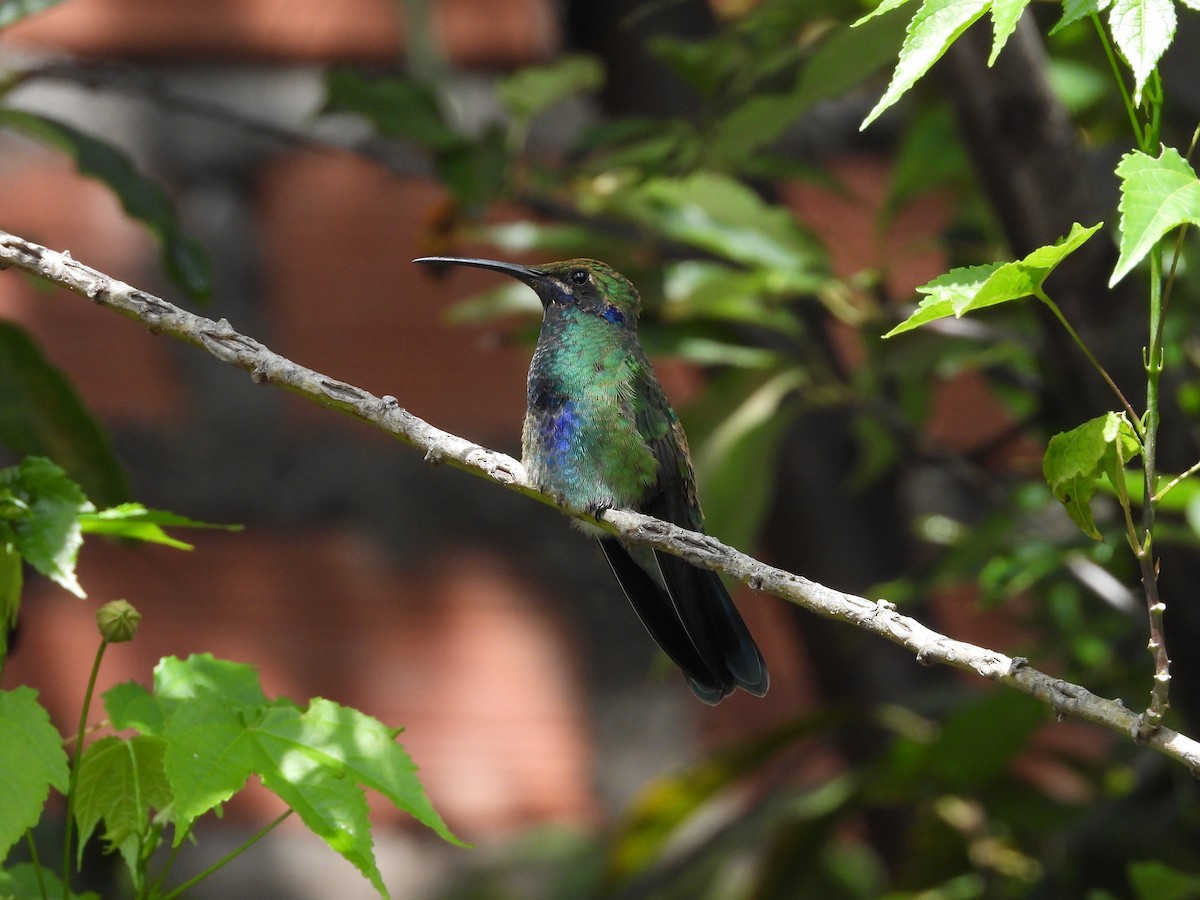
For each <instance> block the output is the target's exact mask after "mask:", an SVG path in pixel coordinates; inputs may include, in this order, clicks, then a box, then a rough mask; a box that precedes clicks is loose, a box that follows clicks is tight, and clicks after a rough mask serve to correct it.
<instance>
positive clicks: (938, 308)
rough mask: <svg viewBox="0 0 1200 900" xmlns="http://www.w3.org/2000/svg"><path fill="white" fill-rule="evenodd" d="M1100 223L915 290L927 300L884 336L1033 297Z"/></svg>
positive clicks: (1076, 226)
mask: <svg viewBox="0 0 1200 900" xmlns="http://www.w3.org/2000/svg"><path fill="white" fill-rule="evenodd" d="M1103 224H1104V223H1103V222H1100V223H1097V224H1095V225H1093V226H1091V227H1090V228H1084V227H1083V226H1082V225H1080V224H1079V223H1078V222H1076V223H1075V224H1074V225H1072V226H1071V231H1070V232H1069V233H1068V234H1067V235H1066V236H1065V237H1063V238H1061V239H1059V241H1058V242H1056V243H1054V244H1051V245H1049V246H1046V247H1039V248H1038V249H1036V250H1034V251H1033V252H1032V253H1030V254H1028V255H1027V256H1025V258H1024V259H1019V260H1017V261H1016V262H1008V263H989V264H987V265H983V266H967V267H963V268H959V269H951V270H950V271H949V272H947V273H946V274H945V275H940V276H938V277H937V278H935V279H933V281H930V282H928V283H927V284H923V285H921V286H920V287H919V288H917V291H918V292H919V293H922V294H925V295H926V299H924V300H922V301H921V302H920V304H918V306H917V310H916V312H914V313H913V314H912V315H911V316H909V317H908V318H907V319H905V320H904V321H903V322H901V323H900V324H899V325H897V326H896V327H895V328H893V329H892V330H891V331H889V332H888V333H887V334H885V335H884V337H885V338H890V337H892V336H894V335H897V334H902V333H903V332H905V331H912V330H913V329H914V328H919V327H920V326H921V325H925V324H927V323H928V322H932V321H934V320H935V319H943V318H946V317H947V316H955V317H959V316H962V315H964V314H965V313H968V312H972V311H974V310H977V309H983V308H985V307H988V306H996V305H997V304H1000V303H1007V302H1009V301H1012V300H1020V299H1022V298H1025V297H1029V296H1036V295H1037V294H1038V293H1039V292H1040V291H1041V289H1042V285H1043V284H1044V283H1045V281H1046V279H1047V278H1049V277H1050V275H1051V274H1052V273H1053V272H1054V270H1055V269H1056V268H1058V266H1059V265H1060V264H1061V263H1062V261H1063V260H1064V259H1066V258H1067V257H1068V256H1070V255H1071V254H1072V253H1073V252H1074V251H1075V250H1077V249H1078V248H1079V247H1080V246H1081V245H1083V243H1084V242H1086V241H1087V239H1088V238H1090V237H1091V236H1092V235H1093V234H1095V233H1096V232H1097V231H1098V230H1099V229H1100V227H1101V226H1102V225H1103Z"/></svg>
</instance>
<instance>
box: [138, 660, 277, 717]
mask: <svg viewBox="0 0 1200 900" xmlns="http://www.w3.org/2000/svg"><path fill="white" fill-rule="evenodd" d="M206 691H208V692H212V693H216V694H220V695H221V696H222V697H224V698H225V699H226V700H227V701H228V703H229V705H230V706H231V707H233V708H253V707H257V706H262V705H265V704H266V702H267V696H266V694H264V693H263V690H262V685H261V683H260V682H259V678H258V671H257V670H256V669H255V668H254V667H253V666H248V665H246V664H245V663H235V662H230V661H229V660H227V659H217V658H216V657H215V656H213V655H212V654H211V653H193V654H192V655H191V656H189V657H188V658H187V659H183V660H181V659H179V658H178V657H175V656H167V657H164V658H163V659H161V660H159V662H158V665H156V666H155V667H154V696H155V698H156V699H157V700H158V701H159V702H160V703H161V702H162V701H164V700H181V699H187V698H189V697H195V696H199V695H200V694H202V693H204V692H206Z"/></svg>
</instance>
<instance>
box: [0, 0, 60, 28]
mask: <svg viewBox="0 0 1200 900" xmlns="http://www.w3.org/2000/svg"><path fill="white" fill-rule="evenodd" d="M61 2H62V0H0V28H4V27H6V26H8V25H12V24H13V23H14V22H19V21H20V20H21V19H23V18H25V17H26V16H32V15H33V14H34V13H40V12H41V11H42V10H45V9H49V8H50V7H52V6H57V5H58V4H59V3H61Z"/></svg>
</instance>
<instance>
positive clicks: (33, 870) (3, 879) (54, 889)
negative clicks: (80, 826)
mask: <svg viewBox="0 0 1200 900" xmlns="http://www.w3.org/2000/svg"><path fill="white" fill-rule="evenodd" d="M39 870H40V871H39ZM43 891H44V893H43ZM0 897H3V898H4V900H45V898H46V897H55V898H59V897H66V898H68V900H100V895H99V894H97V893H96V892H94V891H84V892H83V893H82V894H77V893H76V892H75V891H68V892H65V893H64V891H63V886H62V881H60V880H59V877H58V875H57V874H56V873H55V872H52V871H51V870H50V869H47V868H45V867H44V866H35V865H34V864H33V863H18V864H17V865H15V866H11V867H9V868H7V869H4V870H0Z"/></svg>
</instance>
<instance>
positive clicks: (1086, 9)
mask: <svg viewBox="0 0 1200 900" xmlns="http://www.w3.org/2000/svg"><path fill="white" fill-rule="evenodd" d="M1111 3H1112V0H1063V14H1062V18H1061V19H1059V20H1058V23H1057V24H1056V25H1055V26H1054V27H1053V28H1051V29H1050V34H1054V33H1056V32H1058V31H1061V30H1062V29H1064V28H1066V27H1067V26H1068V25H1073V24H1074V23H1076V22H1078V21H1080V20H1081V19H1086V18H1087V17H1088V16H1092V15H1096V14H1098V13H1101V12H1104V10H1106V9H1108V7H1109V4H1111Z"/></svg>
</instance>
